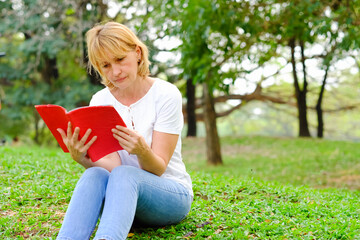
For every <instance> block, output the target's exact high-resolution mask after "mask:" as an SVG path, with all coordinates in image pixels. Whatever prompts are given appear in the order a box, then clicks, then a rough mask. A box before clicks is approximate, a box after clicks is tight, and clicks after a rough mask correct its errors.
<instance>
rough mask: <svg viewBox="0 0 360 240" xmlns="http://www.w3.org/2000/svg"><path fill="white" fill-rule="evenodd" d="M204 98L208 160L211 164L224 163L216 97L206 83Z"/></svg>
mask: <svg viewBox="0 0 360 240" xmlns="http://www.w3.org/2000/svg"><path fill="white" fill-rule="evenodd" d="M203 98H204V106H203V108H204V122H205V128H206V154H207V162H208V164H210V165H220V164H223V162H222V158H221V150H220V139H219V135H218V131H217V126H216V112H215V107H214V98H213V96H212V93H211V92H210V91H209V86H208V85H207V84H206V83H203Z"/></svg>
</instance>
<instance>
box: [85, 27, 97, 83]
mask: <svg viewBox="0 0 360 240" xmlns="http://www.w3.org/2000/svg"><path fill="white" fill-rule="evenodd" d="M85 34H86V32H85V31H84V32H83V39H85ZM82 44H83V62H84V64H85V66H86V67H87V66H88V63H89V58H88V56H87V55H88V52H87V47H86V42H85V40H84V41H83V43H82ZM86 74H87V77H88V79H89V81H90V83H91V84H92V85H101V77H100V76H99V74H98V73H97V72H96V71H95V70H94V68H90V72H89V71H88V69H87V71H86Z"/></svg>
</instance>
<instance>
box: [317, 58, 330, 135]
mask: <svg viewBox="0 0 360 240" xmlns="http://www.w3.org/2000/svg"><path fill="white" fill-rule="evenodd" d="M328 71H329V65H327V66H326V70H325V75H324V79H323V82H322V85H321V88H320V93H319V98H318V101H317V103H316V114H317V119H318V126H317V137H318V138H323V137H324V119H323V110H322V100H323V97H324V92H325V85H326V80H327V75H328Z"/></svg>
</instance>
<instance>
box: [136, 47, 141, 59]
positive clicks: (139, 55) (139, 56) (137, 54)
mask: <svg viewBox="0 0 360 240" xmlns="http://www.w3.org/2000/svg"><path fill="white" fill-rule="evenodd" d="M135 52H136V57H137V59H138V62H140V61H141V53H142V51H141V48H140V47H139V46H136V49H135Z"/></svg>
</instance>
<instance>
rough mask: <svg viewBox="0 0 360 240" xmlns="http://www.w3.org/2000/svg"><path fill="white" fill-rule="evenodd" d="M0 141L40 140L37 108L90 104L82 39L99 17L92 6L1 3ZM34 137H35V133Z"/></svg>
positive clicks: (32, 1)
mask: <svg viewBox="0 0 360 240" xmlns="http://www.w3.org/2000/svg"><path fill="white" fill-rule="evenodd" d="M0 5H1V11H0V16H2V19H3V21H2V24H1V26H0V43H1V48H0V51H5V50H6V56H5V57H3V58H2V59H1V60H0V61H1V65H0V72H1V73H0V83H1V87H0V91H1V92H5V94H1V95H0V98H1V100H2V101H1V102H2V111H1V113H0V114H1V117H2V120H3V121H4V122H5V123H4V124H3V125H2V126H0V137H1V138H3V137H6V138H17V137H19V136H21V137H22V136H27V135H29V134H31V135H33V136H36V137H34V139H35V140H36V141H37V142H38V143H40V142H39V140H40V139H41V136H40V134H41V132H39V128H38V126H37V125H38V124H39V117H38V115H37V114H36V112H35V111H34V105H35V104H46V103H49V104H50V103H51V104H61V105H63V106H65V107H70V108H73V107H75V106H82V105H85V104H87V103H88V102H89V98H90V96H91V93H93V91H94V90H95V89H98V88H97V87H96V86H93V85H92V84H91V83H90V81H89V79H88V77H87V74H86V69H85V65H86V58H85V53H86V52H85V50H84V33H85V31H86V30H87V29H88V28H89V27H90V26H92V25H93V24H94V22H95V21H96V20H97V18H98V16H99V15H101V13H100V12H101V11H100V9H99V7H98V6H97V3H96V2H95V1H83V2H81V3H79V2H77V1H57V2H54V1H44V0H29V1H6V2H4V1H0ZM34 131H36V133H35V134H33V132H34Z"/></svg>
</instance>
